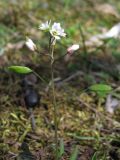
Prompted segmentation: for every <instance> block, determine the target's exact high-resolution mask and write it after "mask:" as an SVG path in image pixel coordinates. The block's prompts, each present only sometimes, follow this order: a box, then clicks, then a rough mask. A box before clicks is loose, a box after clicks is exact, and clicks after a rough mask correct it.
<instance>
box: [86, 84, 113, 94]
mask: <svg viewBox="0 0 120 160" xmlns="http://www.w3.org/2000/svg"><path fill="white" fill-rule="evenodd" d="M89 89H90V90H92V91H95V92H97V91H100V92H110V91H111V90H112V87H111V86H109V85H106V84H94V85H92V86H90V87H89Z"/></svg>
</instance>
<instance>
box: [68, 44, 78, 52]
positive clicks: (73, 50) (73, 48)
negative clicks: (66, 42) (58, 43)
mask: <svg viewBox="0 0 120 160" xmlns="http://www.w3.org/2000/svg"><path fill="white" fill-rule="evenodd" d="M79 48H80V45H79V44H73V45H72V46H70V47H69V48H68V49H67V53H70V54H71V53H73V52H75V51H77V50H78V49H79Z"/></svg>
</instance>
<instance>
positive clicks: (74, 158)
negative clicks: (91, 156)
mask: <svg viewBox="0 0 120 160" xmlns="http://www.w3.org/2000/svg"><path fill="white" fill-rule="evenodd" d="M77 157H78V146H76V147H75V149H74V151H73V153H72V155H71V157H70V160H77Z"/></svg>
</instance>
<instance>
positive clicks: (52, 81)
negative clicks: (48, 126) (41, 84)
mask: <svg viewBox="0 0 120 160" xmlns="http://www.w3.org/2000/svg"><path fill="white" fill-rule="evenodd" d="M51 57H52V58H51V86H52V94H53V107H54V125H55V159H56V160H58V133H57V130H58V123H57V104H56V96H55V84H54V46H53V45H52V47H51Z"/></svg>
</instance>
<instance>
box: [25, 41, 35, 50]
mask: <svg viewBox="0 0 120 160" xmlns="http://www.w3.org/2000/svg"><path fill="white" fill-rule="evenodd" d="M25 44H26V46H27V47H28V48H29V49H30V50H31V51H35V49H36V45H35V44H34V42H33V41H32V40H31V39H30V38H28V39H27V41H26V43H25Z"/></svg>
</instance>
